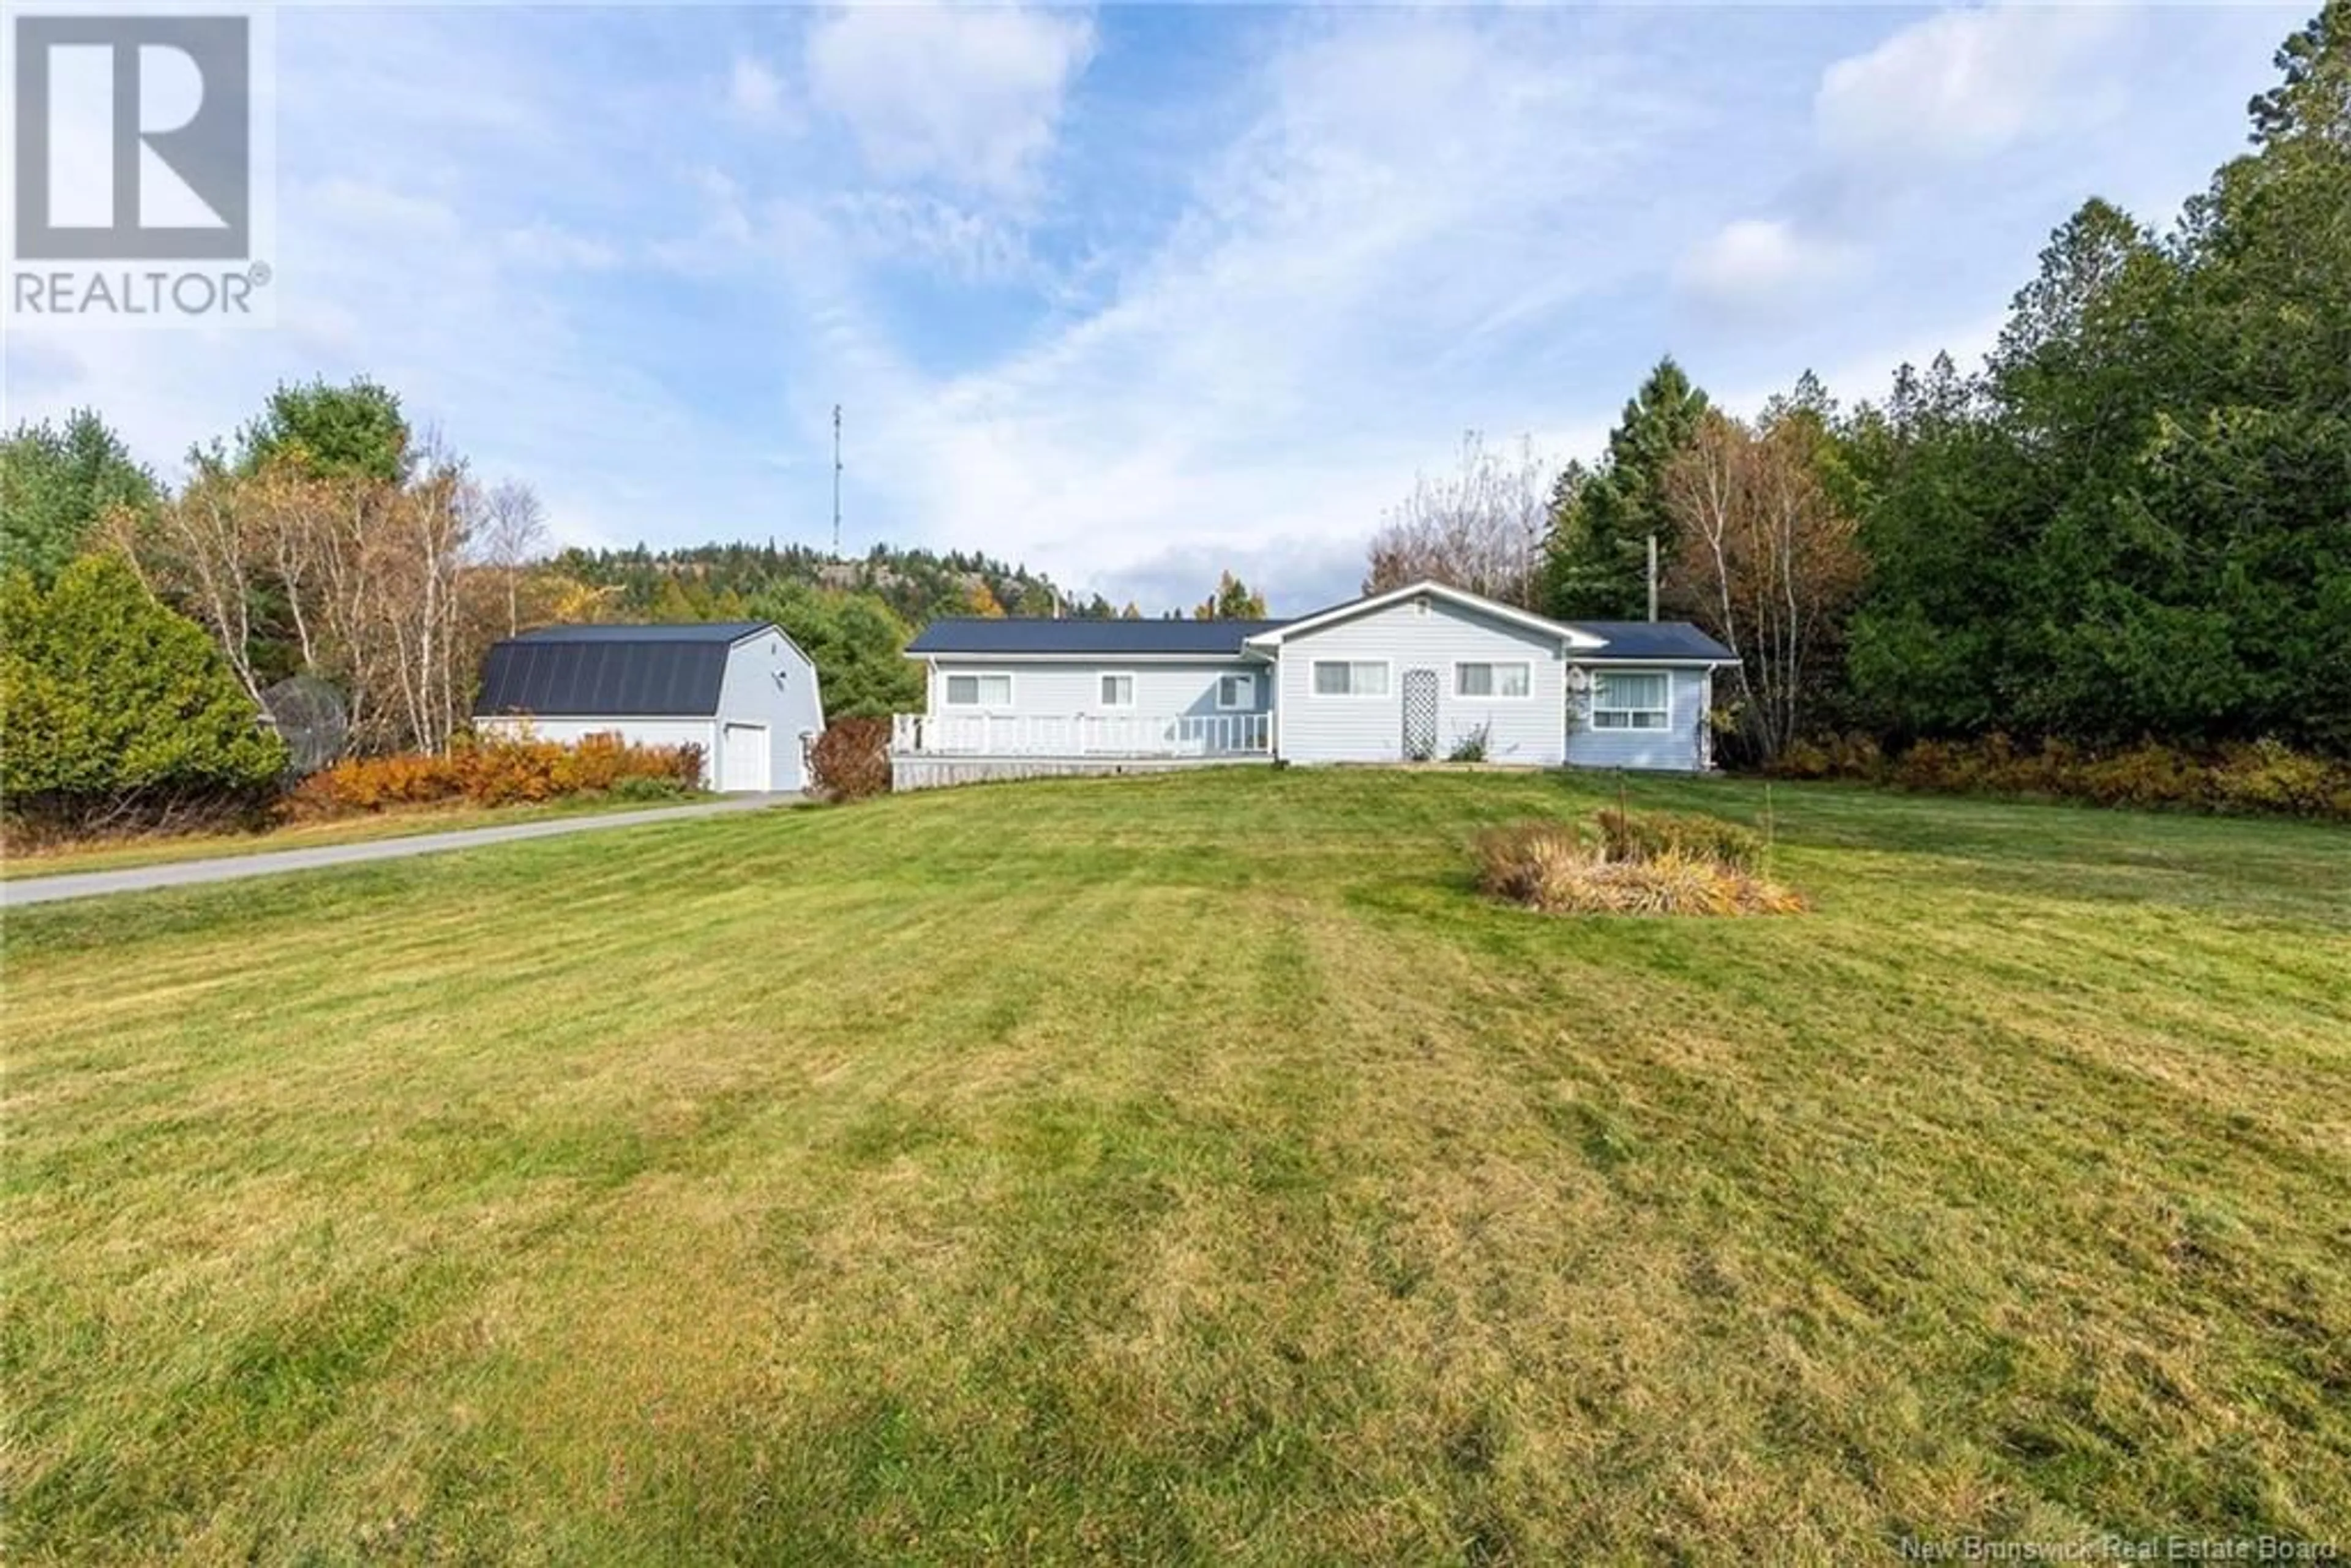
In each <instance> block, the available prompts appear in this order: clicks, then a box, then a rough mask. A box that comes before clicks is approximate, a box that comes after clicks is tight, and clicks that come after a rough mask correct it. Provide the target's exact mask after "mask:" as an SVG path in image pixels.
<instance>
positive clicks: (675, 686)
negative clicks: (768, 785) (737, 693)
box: [474, 621, 769, 718]
mask: <svg viewBox="0 0 2351 1568" xmlns="http://www.w3.org/2000/svg"><path fill="white" fill-rule="evenodd" d="M768 630H769V623H768V622H765V621H714V622H706V623H704V624H698V625H685V626H677V625H666V626H548V627H542V628H541V629H540V630H538V631H537V632H526V633H524V634H523V635H522V636H519V637H516V638H512V639H510V640H508V641H507V642H504V643H498V644H497V645H496V646H495V647H493V648H492V649H491V650H490V653H489V657H488V658H487V659H486V660H484V661H483V664H482V691H481V695H479V696H478V697H476V698H475V701H474V712H475V714H477V715H480V716H491V715H495V714H529V715H532V716H536V717H539V718H667V717H691V718H703V717H707V716H710V715H712V714H715V713H716V712H717V711H718V688H719V685H720V683H721V682H722V681H724V680H725V678H726V654H727V652H728V651H729V650H730V649H732V648H733V647H734V645H735V644H736V643H739V642H741V641H743V639H745V638H746V637H748V636H751V635H753V634H754V633H756V632H765V631H768Z"/></svg>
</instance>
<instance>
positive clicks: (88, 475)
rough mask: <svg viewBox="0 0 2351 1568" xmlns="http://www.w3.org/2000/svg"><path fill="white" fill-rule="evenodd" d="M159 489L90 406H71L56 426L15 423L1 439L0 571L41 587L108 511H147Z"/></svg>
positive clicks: (79, 548)
mask: <svg viewBox="0 0 2351 1568" xmlns="http://www.w3.org/2000/svg"><path fill="white" fill-rule="evenodd" d="M159 494H160V492H159V491H158V489H157V487H156V484H155V477H154V476H153V475H152V474H150V473H149V472H148V471H147V470H146V469H145V468H143V467H141V466H140V465H138V464H137V463H134V462H132V461H131V453H130V451H129V449H128V448H126V447H125V446H124V445H123V444H122V439H121V437H120V436H118V435H116V434H114V432H113V431H112V430H111V429H110V428H108V426H107V423H106V422H105V421H104V420H102V419H100V418H99V416H98V413H97V412H96V411H95V410H92V409H86V408H85V409H77V410H76V411H74V413H71V414H69V415H68V416H67V419H66V422H65V425H64V427H63V428H62V429H60V428H58V427H57V426H54V425H51V424H50V423H47V421H44V422H43V423H39V424H29V423H28V424H20V425H18V426H17V427H16V431H15V433H14V434H11V435H9V436H8V438H7V439H6V440H5V441H0V571H15V570H24V571H26V572H28V573H29V574H31V576H32V579H33V580H34V582H35V583H36V584H37V586H40V587H43V588H46V587H47V586H48V585H49V584H50V583H52V582H54V581H56V580H57V573H59V572H60V571H63V570H65V568H66V564H67V563H68V561H70V560H72V559H74V557H75V556H77V555H78V554H80V553H81V551H82V550H83V549H84V548H86V547H87V545H88V544H89V540H90V538H91V535H92V534H93V532H94V531H95V530H96V528H97V527H98V525H99V522H100V521H102V520H103V519H104V518H105V517H106V516H107V515H108V514H109V513H110V512H112V511H113V510H115V509H116V508H117V507H128V508H130V509H131V511H133V512H146V511H148V510H151V509H152V507H154V505H155V502H156V499H157V497H158V496H159Z"/></svg>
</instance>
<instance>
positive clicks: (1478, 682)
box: [1453, 664, 1534, 697]
mask: <svg viewBox="0 0 2351 1568" xmlns="http://www.w3.org/2000/svg"><path fill="white" fill-rule="evenodd" d="M1533 691H1534V666H1533V665H1531V664H1456V665H1454V666H1453V695H1455V696H1457V697H1522V696H1527V695H1531V694H1532V692H1533Z"/></svg>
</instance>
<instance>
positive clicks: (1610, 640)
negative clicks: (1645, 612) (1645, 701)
mask: <svg viewBox="0 0 2351 1568" xmlns="http://www.w3.org/2000/svg"><path fill="white" fill-rule="evenodd" d="M1567 624H1569V625H1571V626H1573V627H1574V628H1575V629H1576V630H1577V631H1579V632H1591V633H1592V634H1593V636H1595V637H1599V638H1603V639H1604V640H1605V641H1606V642H1607V644H1608V645H1607V646H1606V647H1604V648H1578V649H1577V650H1575V652H1574V653H1573V655H1572V656H1573V657H1574V658H1576V659H1721V660H1724V661H1726V662H1727V661H1728V660H1729V658H1730V650H1729V649H1728V648H1726V647H1724V646H1723V645H1722V644H1721V643H1718V642H1716V641H1715V640H1714V639H1713V638H1711V637H1709V636H1708V635H1707V634H1706V633H1705V632H1701V631H1699V630H1698V628H1697V627H1695V626H1693V625H1691V624H1690V623H1689V622H1687V621H1571V622H1567Z"/></svg>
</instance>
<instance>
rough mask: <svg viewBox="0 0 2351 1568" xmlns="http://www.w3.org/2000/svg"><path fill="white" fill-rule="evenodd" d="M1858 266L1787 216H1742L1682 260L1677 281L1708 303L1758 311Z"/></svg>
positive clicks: (1793, 300) (1849, 254) (1794, 298)
mask: <svg viewBox="0 0 2351 1568" xmlns="http://www.w3.org/2000/svg"><path fill="white" fill-rule="evenodd" d="M1855 264H1856V258H1855V256H1854V255H1853V254H1852V252H1851V251H1850V250H1849V249H1848V248H1846V247H1845V246H1839V245H1834V244H1832V243H1830V242H1827V241H1824V240H1820V239H1815V238H1813V237H1810V236H1808V235H1804V234H1802V233H1801V232H1799V231H1798V229H1797V228H1796V225H1794V224H1792V223H1791V222H1789V221H1788V220H1786V219H1784V218H1740V219H1739V220H1738V221H1736V222H1734V223H1729V224H1725V225H1723V226H1722V227H1721V228H1719V229H1718V230H1716V231H1715V233H1714V234H1712V235H1709V236H1708V238H1707V239H1705V240H1704V241H1703V242H1701V243H1700V244H1699V245H1698V246H1697V248H1695V249H1694V250H1692V251H1691V252H1690V253H1689V254H1688V255H1687V256H1684V257H1683V258H1682V261H1681V263H1680V265H1679V266H1678V267H1677V268H1676V270H1675V280H1676V281H1677V283H1678V284H1680V286H1681V287H1683V288H1684V289H1686V290H1687V291H1688V292H1689V293H1690V294H1692V295H1694V296H1696V297H1697V298H1699V299H1700V300H1703V301H1705V302H1706V303H1708V304H1709V305H1713V306H1716V307H1718V308H1724V309H1730V310H1740V311H1759V310H1767V309H1772V308H1783V307H1787V306H1791V305H1793V304H1795V303H1797V302H1799V301H1801V300H1802V299H1805V298H1810V297H1812V296H1813V295H1815V294H1816V293H1817V292H1818V291H1819V290H1820V289H1822V288H1823V287H1826V286H1827V285H1829V284H1832V283H1834V282H1836V281H1837V280H1838V279H1839V278H1841V277H1844V276H1845V275H1847V274H1848V273H1850V272H1851V271H1852V269H1853V268H1854V267H1855Z"/></svg>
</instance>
